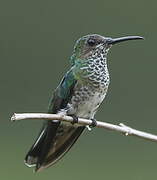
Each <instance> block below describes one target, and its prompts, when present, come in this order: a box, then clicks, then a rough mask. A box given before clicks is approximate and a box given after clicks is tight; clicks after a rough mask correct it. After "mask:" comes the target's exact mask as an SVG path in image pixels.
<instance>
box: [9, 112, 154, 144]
mask: <svg viewBox="0 0 157 180" xmlns="http://www.w3.org/2000/svg"><path fill="white" fill-rule="evenodd" d="M24 119H30V120H31V119H34V120H35V119H37V120H59V121H65V122H69V123H72V122H73V118H72V117H70V116H64V115H61V114H45V113H22V114H20V113H18V114H17V113H15V114H14V115H13V116H12V117H11V121H19V120H24ZM91 123H92V121H91V120H89V119H83V118H79V119H78V123H77V125H84V126H88V125H91ZM96 127H98V128H104V129H108V130H111V131H117V132H120V133H123V134H124V135H126V136H137V137H140V138H143V139H146V140H150V141H155V142H157V135H153V134H150V133H146V132H143V131H139V130H136V129H133V128H131V127H129V126H126V125H124V124H122V123H120V124H119V125H114V124H110V123H106V122H100V121H97V125H96Z"/></svg>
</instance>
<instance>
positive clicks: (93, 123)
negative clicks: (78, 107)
mask: <svg viewBox="0 0 157 180" xmlns="http://www.w3.org/2000/svg"><path fill="white" fill-rule="evenodd" d="M91 121H92V123H91V124H90V125H89V127H90V128H93V127H96V126H97V121H96V119H91Z"/></svg>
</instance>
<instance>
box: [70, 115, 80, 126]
mask: <svg viewBox="0 0 157 180" xmlns="http://www.w3.org/2000/svg"><path fill="white" fill-rule="evenodd" d="M71 117H72V118H73V121H72V122H71V124H77V123H78V117H77V116H75V115H71Z"/></svg>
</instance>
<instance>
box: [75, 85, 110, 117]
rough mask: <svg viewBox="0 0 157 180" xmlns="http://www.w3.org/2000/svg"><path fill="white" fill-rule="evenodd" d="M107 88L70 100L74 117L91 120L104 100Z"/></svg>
mask: <svg viewBox="0 0 157 180" xmlns="http://www.w3.org/2000/svg"><path fill="white" fill-rule="evenodd" d="M106 92H107V88H106V89H104V90H102V91H95V92H87V93H83V94H82V95H80V96H77V95H75V96H74V97H73V98H72V106H73V108H74V111H75V113H74V114H75V115H76V116H78V117H82V118H88V119H92V118H94V115H95V113H96V111H97V109H98V107H99V105H100V104H101V103H102V101H103V99H104V98H105V95H106Z"/></svg>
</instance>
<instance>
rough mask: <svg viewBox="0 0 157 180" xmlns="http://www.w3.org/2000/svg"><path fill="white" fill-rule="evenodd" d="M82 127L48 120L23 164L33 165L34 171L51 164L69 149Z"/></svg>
mask: <svg viewBox="0 0 157 180" xmlns="http://www.w3.org/2000/svg"><path fill="white" fill-rule="evenodd" d="M84 128H85V127H84V126H80V127H75V126H69V125H65V124H61V123H60V122H52V121H48V123H47V124H46V125H44V127H43V129H42V130H41V132H40V134H39V136H38V138H37V140H36V141H35V143H34V144H33V146H32V147H31V149H30V150H29V152H28V153H27V155H26V158H25V164H26V165H27V166H28V167H32V166H35V171H40V170H42V169H44V168H47V167H49V166H51V165H53V164H54V163H56V162H57V161H58V160H59V159H61V158H62V157H63V156H64V154H65V153H66V152H68V151H69V149H70V148H71V147H72V145H73V144H74V143H75V142H76V140H77V139H78V137H79V136H80V135H81V133H82V132H83V130H84Z"/></svg>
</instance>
